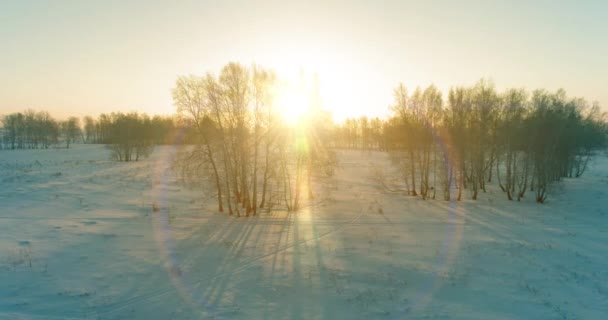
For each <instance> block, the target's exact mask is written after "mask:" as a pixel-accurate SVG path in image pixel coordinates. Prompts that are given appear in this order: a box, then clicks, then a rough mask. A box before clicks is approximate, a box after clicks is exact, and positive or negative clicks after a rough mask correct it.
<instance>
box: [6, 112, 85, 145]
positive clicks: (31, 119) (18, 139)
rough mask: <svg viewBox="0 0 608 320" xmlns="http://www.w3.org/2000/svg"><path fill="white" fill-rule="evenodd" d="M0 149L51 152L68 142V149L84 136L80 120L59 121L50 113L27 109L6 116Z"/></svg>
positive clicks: (74, 118) (73, 118) (71, 118)
mask: <svg viewBox="0 0 608 320" xmlns="http://www.w3.org/2000/svg"><path fill="white" fill-rule="evenodd" d="M1 120H2V129H3V134H2V139H1V140H0V149H11V150H14V149H40V148H41V149H48V148H49V147H51V146H53V145H57V144H59V143H60V142H61V141H63V142H65V144H66V148H69V147H70V144H71V143H72V142H73V141H75V140H76V139H78V138H79V137H80V132H81V131H80V125H79V119H78V118H76V117H70V118H68V119H67V120H65V121H57V120H55V119H53V117H51V115H50V114H49V113H48V112H46V111H40V112H36V111H34V110H26V111H24V112H17V113H11V114H8V115H5V116H3V117H2V119H1Z"/></svg>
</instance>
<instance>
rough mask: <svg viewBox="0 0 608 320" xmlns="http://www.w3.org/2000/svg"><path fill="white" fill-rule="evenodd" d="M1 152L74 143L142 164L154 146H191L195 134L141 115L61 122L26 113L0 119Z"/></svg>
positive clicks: (174, 120) (181, 125)
mask: <svg viewBox="0 0 608 320" xmlns="http://www.w3.org/2000/svg"><path fill="white" fill-rule="evenodd" d="M0 119H1V121H2V131H1V133H2V134H1V140H0V149H10V150H14V149H48V148H50V147H66V148H69V147H70V145H71V144H72V143H91V144H92V143H95V144H105V145H108V147H109V148H110V149H111V150H112V151H113V157H115V158H116V159H117V160H121V161H131V160H139V159H140V158H141V157H144V156H147V155H148V154H149V153H150V151H151V150H152V147H153V146H154V145H160V144H177V143H191V142H192V141H193V139H194V132H193V131H192V130H191V129H190V128H189V127H188V126H187V125H185V124H184V122H183V121H180V120H179V119H178V118H177V117H174V116H170V117H162V116H154V117H150V116H148V115H146V114H141V113H135V112H133V113H120V112H118V113H110V114H101V115H100V116H99V117H97V119H95V118H93V117H90V116H86V117H84V118H83V119H82V121H81V120H80V119H79V118H77V117H69V118H68V119H67V120H65V121H59V120H56V119H54V118H53V117H51V115H50V114H49V113H48V112H46V111H40V112H37V111H34V110H26V111H24V112H17V113H12V114H8V115H5V116H3V117H1V118H0Z"/></svg>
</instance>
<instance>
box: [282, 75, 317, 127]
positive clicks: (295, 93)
mask: <svg viewBox="0 0 608 320" xmlns="http://www.w3.org/2000/svg"><path fill="white" fill-rule="evenodd" d="M308 101H309V99H308V97H307V95H306V93H305V92H304V90H302V88H301V87H299V86H294V85H293V84H288V85H286V87H285V88H284V89H283V90H281V91H280V92H279V94H278V96H277V104H278V107H279V110H280V112H281V115H282V117H283V120H285V122H287V124H289V125H295V124H297V123H298V122H299V120H300V119H301V118H302V117H303V116H304V115H305V114H306V113H307V111H308V106H309V103H308Z"/></svg>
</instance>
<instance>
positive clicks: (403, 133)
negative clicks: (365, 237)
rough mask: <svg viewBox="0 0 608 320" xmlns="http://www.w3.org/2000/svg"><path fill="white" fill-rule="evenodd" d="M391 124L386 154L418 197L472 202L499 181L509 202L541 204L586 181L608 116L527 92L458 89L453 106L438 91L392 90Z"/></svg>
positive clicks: (558, 96)
mask: <svg viewBox="0 0 608 320" xmlns="http://www.w3.org/2000/svg"><path fill="white" fill-rule="evenodd" d="M394 99H395V102H394V104H393V106H392V110H393V116H392V118H390V119H388V120H387V121H386V122H385V123H384V125H383V130H382V136H383V137H382V139H381V140H382V141H383V142H382V143H381V144H380V146H381V147H383V148H385V149H386V150H388V151H389V152H390V153H391V155H392V158H393V159H394V160H395V161H396V162H397V163H398V164H399V167H400V168H402V172H403V176H404V181H405V183H406V185H407V189H408V191H409V193H410V194H412V195H420V196H421V197H422V198H423V199H429V198H432V199H435V198H436V195H437V189H440V190H441V192H442V193H443V198H444V199H445V200H450V199H451V197H452V194H451V189H454V188H455V189H456V190H457V195H456V199H457V200H461V199H462V197H463V193H464V191H465V190H468V191H469V193H470V196H471V199H477V197H478V194H479V192H485V191H486V183H488V182H492V180H493V179H496V180H497V182H498V185H499V186H500V188H501V190H502V191H504V193H505V194H506V197H507V198H508V199H509V200H513V199H517V200H520V199H521V198H522V197H524V196H525V195H526V192H527V191H531V192H533V193H534V197H535V199H536V201H537V202H539V203H543V202H544V201H545V200H546V198H547V194H548V191H549V190H550V186H551V185H552V184H553V183H554V182H556V181H560V180H561V179H562V178H564V177H578V176H580V175H581V174H582V173H583V172H584V171H585V169H586V168H587V164H588V163H589V159H590V158H591V157H592V156H593V155H594V154H595V153H596V152H597V151H598V150H601V149H604V148H606V143H607V132H608V131H607V127H606V117H605V114H602V113H600V109H599V107H598V106H597V105H593V106H589V105H588V104H587V103H586V102H585V101H584V100H583V99H576V98H569V97H567V96H566V94H565V92H564V91H563V90H559V91H557V92H554V93H550V92H547V91H544V90H536V91H534V92H532V93H529V92H527V91H525V90H523V89H509V90H506V91H504V92H502V93H499V92H497V91H496V89H495V88H494V86H493V85H492V84H491V83H489V82H487V81H483V80H482V81H480V82H479V83H477V84H476V85H475V86H472V87H456V88H452V89H451V90H450V91H449V94H448V97H447V101H446V102H444V101H443V99H442V95H441V92H440V91H439V90H438V89H437V88H436V87H435V86H429V87H427V88H426V89H424V90H422V89H420V88H417V89H416V90H414V92H413V93H412V94H409V93H408V91H407V89H406V88H405V87H404V86H403V85H399V86H398V87H397V88H396V89H395V90H394Z"/></svg>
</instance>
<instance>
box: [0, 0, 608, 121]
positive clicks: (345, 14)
mask: <svg viewBox="0 0 608 320" xmlns="http://www.w3.org/2000/svg"><path fill="white" fill-rule="evenodd" d="M0 44H1V45H0V114H6V113H9V112H16V111H22V110H24V109H28V108H31V109H35V110H47V111H49V112H50V113H51V114H52V115H54V116H55V117H58V118H62V117H67V116H70V115H76V116H84V115H98V114H100V113H107V112H112V111H123V112H128V111H142V112H147V113H150V114H171V113H173V112H174V110H175V108H174V106H173V104H172V100H171V88H172V87H173V86H174V83H175V80H176V78H177V77H178V76H180V75H188V74H197V75H203V74H204V73H206V72H208V71H211V72H219V70H220V69H221V67H222V66H223V65H225V64H226V63H228V62H230V61H237V62H240V63H243V64H246V65H250V64H252V63H256V64H260V65H262V66H265V67H269V68H273V69H275V70H276V72H277V73H278V74H279V76H281V77H283V78H286V79H289V78H293V77H295V75H296V74H299V72H302V71H303V72H304V73H305V74H315V73H316V74H318V77H319V82H320V89H321V96H322V101H323V106H324V107H325V108H326V109H329V110H334V111H336V113H337V115H336V116H335V118H337V120H340V119H341V118H344V117H347V116H358V115H368V116H384V115H386V114H387V112H388V106H389V105H390V104H391V103H392V90H393V88H394V87H395V86H397V85H398V83H399V82H403V83H404V84H405V85H406V86H407V87H408V88H411V89H413V88H415V87H416V86H422V87H425V86H428V85H430V84H435V85H436V86H437V87H439V88H440V89H441V90H443V91H444V94H445V93H446V92H447V90H449V88H450V87H451V86H455V85H472V84H474V83H475V82H477V81H478V80H479V79H481V78H486V79H491V80H492V81H493V82H494V83H495V85H496V87H497V89H499V90H502V89H504V88H511V87H518V88H519V87H526V88H528V89H537V88H545V89H548V90H551V91H553V90H556V89H558V88H564V89H565V90H566V91H567V92H568V94H569V95H571V96H578V97H584V98H586V99H587V100H589V101H598V102H599V103H600V104H601V105H602V106H603V109H604V110H608V90H607V85H608V1H603V0H598V1H590V0H588V1H584V0H582V1H570V0H564V1H542V0H538V1H532V0H529V1H520V0H512V1H491V0H488V1H467V0H462V1H371V0H370V1H354V0H353V1H302V2H296V1H154V0H147V1H128V0H124V1H114V0H107V1H87V0H82V1H78V0H73V1H62V0H55V1H50V0H49V1H30V0H14V1H12V0H0Z"/></svg>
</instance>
